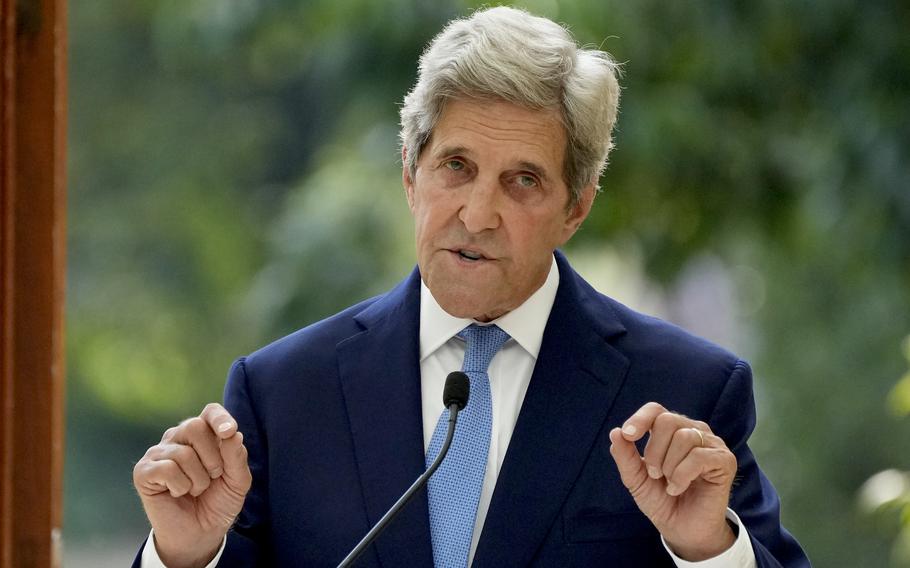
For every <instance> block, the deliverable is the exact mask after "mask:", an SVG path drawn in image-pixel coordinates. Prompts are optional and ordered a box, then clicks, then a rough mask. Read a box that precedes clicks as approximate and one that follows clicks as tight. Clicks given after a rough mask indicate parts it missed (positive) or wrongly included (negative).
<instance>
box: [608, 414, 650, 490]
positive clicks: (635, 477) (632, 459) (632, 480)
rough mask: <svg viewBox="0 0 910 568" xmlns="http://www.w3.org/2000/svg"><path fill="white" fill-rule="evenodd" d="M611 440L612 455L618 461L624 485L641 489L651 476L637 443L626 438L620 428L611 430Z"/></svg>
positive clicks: (617, 464) (629, 488)
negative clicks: (636, 445)
mask: <svg viewBox="0 0 910 568" xmlns="http://www.w3.org/2000/svg"><path fill="white" fill-rule="evenodd" d="M610 442H611V444H610V455H612V456H613V461H615V462H616V467H617V469H619V476H620V477H621V478H622V483H623V485H625V486H626V489H628V490H630V491H634V490H637V489H639V488H640V487H641V486H642V485H644V484H645V483H647V482H648V481H649V480H650V478H649V477H648V472H647V470H646V469H645V463H644V460H642V458H641V454H639V453H638V448H637V447H635V443H634V442H630V441H629V440H626V439H625V438H624V437H623V435H622V431H621V430H620V429H619V428H613V430H611V431H610Z"/></svg>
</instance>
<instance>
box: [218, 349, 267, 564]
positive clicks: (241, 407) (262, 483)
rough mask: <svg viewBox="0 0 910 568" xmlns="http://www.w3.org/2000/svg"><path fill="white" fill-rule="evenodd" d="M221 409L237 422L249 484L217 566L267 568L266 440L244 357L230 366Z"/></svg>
mask: <svg viewBox="0 0 910 568" xmlns="http://www.w3.org/2000/svg"><path fill="white" fill-rule="evenodd" d="M224 406H225V408H226V409H227V410H228V412H230V413H231V415H232V416H233V417H234V418H235V419H236V420H237V425H238V427H239V430H240V431H241V432H243V442H244V444H245V445H246V447H247V450H248V453H249V465H250V471H251V472H252V474H253V485H252V487H251V488H250V491H249V493H247V496H246V500H245V501H244V504H243V510H241V512H240V515H239V516H238V517H237V520H236V521H235V523H234V526H233V527H232V528H231V530H230V531H229V532H228V535H227V543H226V545H225V548H224V553H223V554H222V556H221V560H220V561H219V562H218V566H219V567H228V566H271V565H273V562H272V561H271V558H270V556H269V536H268V535H269V509H268V502H269V500H268V439H267V436H266V432H265V430H264V428H263V427H262V423H261V421H260V420H259V417H258V416H257V414H256V409H255V405H254V402H253V399H252V394H251V392H250V385H249V376H248V374H247V367H246V361H245V358H240V359H238V360H237V361H235V362H234V364H233V365H232V366H231V370H230V371H229V373H228V379H227V384H226V385H225V388H224Z"/></svg>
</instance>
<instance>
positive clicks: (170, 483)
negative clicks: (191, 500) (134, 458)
mask: <svg viewBox="0 0 910 568" xmlns="http://www.w3.org/2000/svg"><path fill="white" fill-rule="evenodd" d="M133 483H134V484H135V486H136V490H137V491H139V493H140V494H142V495H148V496H153V495H159V494H161V493H166V492H167V493H170V494H171V497H174V498H177V497H182V496H184V495H186V494H187V493H189V491H190V489H191V488H192V486H193V482H192V480H190V478H189V477H187V476H186V474H185V473H184V472H183V470H182V469H180V466H178V465H177V464H176V463H174V462H173V461H171V460H148V459H142V460H140V462H139V463H137V464H136V467H135V468H134V469H133Z"/></svg>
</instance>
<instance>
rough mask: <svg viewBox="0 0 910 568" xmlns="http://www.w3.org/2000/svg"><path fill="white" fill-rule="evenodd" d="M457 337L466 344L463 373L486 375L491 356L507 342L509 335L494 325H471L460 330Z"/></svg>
mask: <svg viewBox="0 0 910 568" xmlns="http://www.w3.org/2000/svg"><path fill="white" fill-rule="evenodd" d="M458 336H459V337H461V338H462V339H464V340H465V342H466V343H467V349H466V351H465V355H464V371H465V372H477V373H486V372H487V367H489V366H490V361H492V360H493V356H494V355H496V352H497V351H499V349H500V348H501V347H502V345H503V343H505V342H506V341H508V339H509V334H508V333H506V332H504V331H503V330H501V329H499V327H498V326H495V325H477V324H471V325H469V326H468V327H466V328H464V329H463V330H461V333H459V334H458Z"/></svg>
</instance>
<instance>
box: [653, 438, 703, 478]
mask: <svg viewBox="0 0 910 568" xmlns="http://www.w3.org/2000/svg"><path fill="white" fill-rule="evenodd" d="M707 438H708V434H703V433H701V431H700V430H696V429H695V428H688V427H687V428H679V429H678V430H676V431H675V432H673V437H672V439H671V441H670V444H669V447H668V448H667V451H666V455H665V456H664V458H663V463H661V464H660V469H661V473H662V474H663V475H665V476H666V477H667V479H670V477H671V476H672V475H673V471H674V470H675V469H676V467H677V466H678V465H679V464H680V462H682V461H683V460H684V459H685V458H686V456H688V455H689V453H690V452H692V451H693V450H695V449H697V448H703V447H706V444H707V443H708V439H707Z"/></svg>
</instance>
